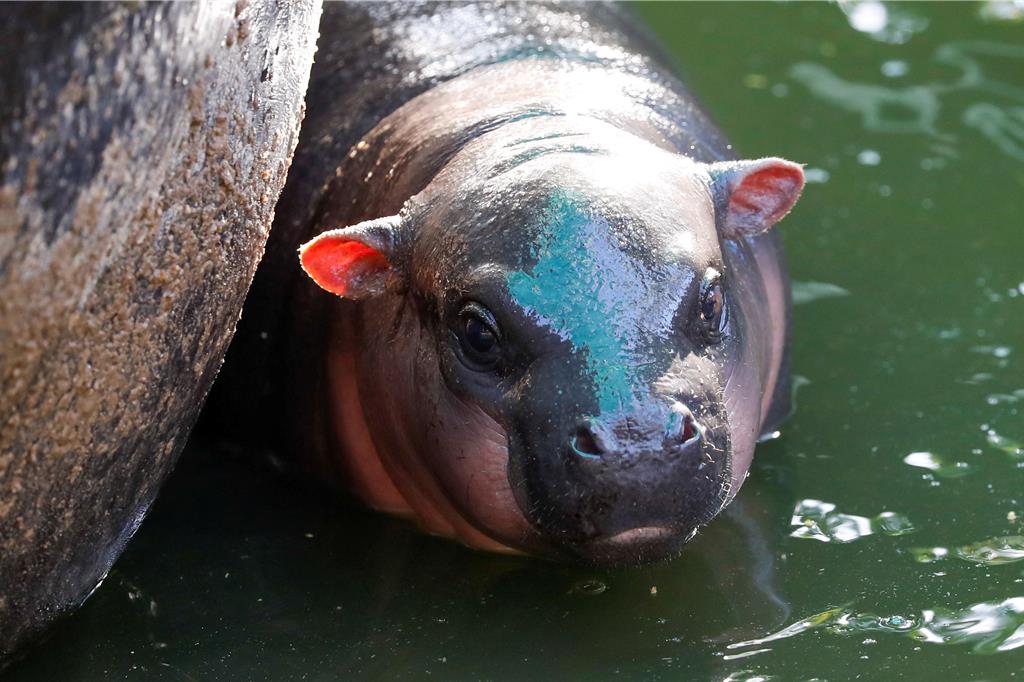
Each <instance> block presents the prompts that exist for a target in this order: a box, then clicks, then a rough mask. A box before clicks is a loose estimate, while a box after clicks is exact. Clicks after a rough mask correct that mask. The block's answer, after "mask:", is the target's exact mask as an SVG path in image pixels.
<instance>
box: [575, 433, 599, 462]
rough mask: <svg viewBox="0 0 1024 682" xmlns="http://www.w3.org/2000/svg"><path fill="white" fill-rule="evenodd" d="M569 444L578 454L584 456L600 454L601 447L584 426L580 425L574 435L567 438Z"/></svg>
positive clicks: (597, 455)
mask: <svg viewBox="0 0 1024 682" xmlns="http://www.w3.org/2000/svg"><path fill="white" fill-rule="evenodd" d="M569 444H570V445H571V446H572V449H573V450H574V451H575V452H576V454H578V455H583V456H584V457H600V456H601V447H600V446H599V445H598V444H597V440H596V439H595V438H594V434H592V433H591V432H590V431H589V430H587V429H586V428H582V427H581V428H579V429H577V430H576V433H575V435H573V437H572V438H571V439H570V440H569Z"/></svg>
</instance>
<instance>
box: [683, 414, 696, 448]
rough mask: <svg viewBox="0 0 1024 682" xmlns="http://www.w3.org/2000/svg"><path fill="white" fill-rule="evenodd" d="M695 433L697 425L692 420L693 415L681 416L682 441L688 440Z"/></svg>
mask: <svg viewBox="0 0 1024 682" xmlns="http://www.w3.org/2000/svg"><path fill="white" fill-rule="evenodd" d="M696 435H697V425H696V424H694V422H693V417H691V416H690V415H686V416H685V417H684V418H683V442H684V443H686V442H688V441H689V440H690V439H691V438H693V437H694V436H696Z"/></svg>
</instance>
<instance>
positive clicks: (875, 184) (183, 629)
mask: <svg viewBox="0 0 1024 682" xmlns="http://www.w3.org/2000/svg"><path fill="white" fill-rule="evenodd" d="M981 9H982V7H981V6H980V5H978V4H956V5H923V4H913V5H890V6H889V15H888V17H887V22H886V24H885V28H883V29H881V30H879V31H876V32H875V33H873V34H872V33H867V32H863V31H858V30H855V28H853V27H852V26H851V21H852V23H854V24H857V25H859V26H862V27H864V28H869V27H870V24H872V22H877V20H878V17H877V16H876V15H874V14H872V11H873V10H872V8H871V7H870V6H869V7H867V9H863V8H862V9H860V10H850V9H849V8H848V11H851V12H860V14H859V15H858V14H854V15H853V16H852V18H848V17H847V16H846V14H844V12H843V11H841V10H840V8H839V7H837V6H835V5H824V4H813V5H812V4H758V5H735V4H728V5H714V6H709V5H698V4H685V5H676V4H672V5H669V4H660V5H653V6H641V7H640V8H639V10H640V12H641V13H642V14H643V16H645V17H646V18H647V19H649V20H650V21H651V23H652V25H653V26H654V27H655V29H656V30H657V32H658V33H659V34H660V35H661V36H662V38H663V39H664V41H665V42H666V43H667V44H668V46H669V47H670V49H671V51H672V53H673V54H674V56H676V57H677V58H678V60H679V63H680V65H681V66H680V69H681V71H682V73H683V74H684V75H685V77H686V79H687V81H688V82H689V83H690V85H691V86H692V88H693V89H694V91H695V92H697V93H698V94H699V95H700V97H701V98H702V100H703V101H704V103H705V105H706V106H707V108H708V109H709V110H710V111H711V113H712V114H713V116H714V117H715V118H716V119H717V120H718V122H719V123H720V124H721V126H722V127H723V128H724V129H725V130H726V131H728V133H729V134H730V135H731V136H732V138H733V141H734V142H735V144H736V145H737V146H738V148H740V149H741V150H743V152H744V153H745V154H748V155H763V154H782V155H785V156H787V157H790V158H793V159H796V160H800V161H803V162H806V163H807V164H808V168H809V173H810V177H811V179H812V180H814V181H815V182H813V183H812V184H810V185H809V186H808V189H807V192H806V194H805V197H804V199H803V200H802V201H801V203H800V205H799V207H798V210H797V211H796V212H795V213H794V214H793V216H792V217H791V218H790V219H788V220H787V221H786V223H785V225H784V230H785V234H786V243H787V249H788V253H789V257H790V261H791V267H792V271H793V274H794V278H795V279H796V280H798V281H800V282H802V283H804V284H801V285H800V286H799V287H798V292H797V293H798V298H799V300H800V301H802V302H801V303H800V304H799V305H798V306H797V308H796V325H795V335H794V357H795V372H796V373H797V374H798V375H800V376H801V377H804V378H805V380H804V381H801V382H800V383H801V384H802V386H801V388H800V389H799V394H798V409H797V411H796V413H795V415H794V416H793V418H792V419H791V420H790V421H789V422H788V423H787V424H786V425H785V429H784V431H783V434H782V436H781V437H780V438H779V439H777V440H774V441H772V442H769V443H766V444H764V445H762V446H760V447H759V450H758V454H757V459H756V465H755V467H754V470H753V474H752V476H751V479H750V480H749V481H748V483H747V485H746V486H745V487H744V489H743V492H742V493H741V495H740V496H739V498H738V500H737V502H736V503H735V504H734V505H733V507H732V508H731V510H730V512H729V514H728V515H727V516H726V517H724V518H721V519H719V520H718V521H716V522H715V523H714V524H713V525H712V526H711V527H710V528H708V529H707V530H706V531H705V533H704V534H703V535H702V536H701V537H700V539H699V540H698V541H697V542H696V543H695V544H694V545H693V546H692V548H691V549H690V550H689V551H688V552H687V554H686V555H685V556H683V557H682V558H680V559H679V560H677V561H674V562H672V563H668V564H662V565H658V566H653V567H645V568H639V569H633V570H623V571H615V572H610V573H602V572H594V571H588V570H580V569H575V568H571V567H566V566H560V565H555V564H551V563H546V562H541V561H532V560H527V559H516V558H502V557H496V556H490V555H484V554H479V553H474V552H472V551H468V550H465V549H462V548H460V547H458V546H456V545H454V544H452V543H449V542H445V541H441V540H435V539H431V538H428V537H424V536H423V535H421V534H419V533H417V532H415V531H414V530H413V529H411V528H409V527H407V526H406V525H405V524H403V523H401V522H397V521H393V520H389V519H386V518H382V517H378V516H375V515H372V514H368V513H366V512H362V511H359V510H353V509H349V508H346V507H344V506H342V505H341V504H340V503H339V502H337V501H335V500H333V499H331V498H329V497H327V496H325V495H321V494H320V493H317V492H310V491H309V490H307V489H303V488H301V487H299V486H297V485H295V484H292V483H289V482H287V481H285V480H282V479H281V478H280V477H279V476H278V475H277V474H275V473H274V472H273V471H272V469H271V468H269V467H265V466H264V467H262V468H261V467H256V468H254V467H253V466H252V463H251V462H252V458H251V457H250V456H244V455H231V454H230V453H225V452H222V451H220V450H219V449H217V448H216V447H213V446H194V447H192V448H191V450H190V451H189V452H188V453H186V456H185V459H184V461H183V463H182V465H181V466H180V467H179V469H178V471H176V473H175V474H174V476H173V477H172V479H171V481H170V483H169V485H168V488H167V490H166V493H165V494H164V495H163V496H162V497H161V498H160V500H159V501H158V503H157V505H156V507H155V509H154V511H153V513H152V514H151V516H150V517H149V519H148V520H147V521H146V522H145V523H144V524H143V526H142V528H141V530H140V532H139V533H138V535H137V537H136V538H135V539H134V540H133V541H132V543H131V545H130V546H129V548H128V550H127V552H126V553H125V555H124V556H123V558H122V559H121V560H120V561H119V562H118V563H117V565H116V566H115V568H114V570H113V571H112V572H111V574H110V576H109V577H108V578H107V580H106V582H104V584H103V585H102V587H101V588H100V589H99V590H97V592H96V593H95V595H94V596H93V597H92V599H90V601H89V602H88V603H87V604H86V606H85V607H84V608H83V609H82V610H81V611H80V612H79V613H77V614H76V615H75V616H73V617H72V618H70V619H69V620H67V621H66V622H65V623H63V624H62V625H61V626H60V627H59V628H58V629H57V630H56V632H55V633H54V635H53V636H52V638H51V639H50V640H49V641H48V642H47V643H46V644H45V645H44V646H42V647H40V648H39V649H37V650H36V651H35V652H34V654H33V655H32V656H31V657H30V658H29V659H28V660H27V661H25V662H24V663H22V664H21V665H20V666H19V667H18V668H16V669H15V670H13V671H12V672H11V673H10V676H9V679H11V680H70V679H74V680H107V679H114V680H119V679H130V680H134V679H138V680H193V679H195V680H249V679H257V680H259V679H271V680H335V679H352V678H368V679H409V678H414V679H427V678H439V679H451V678H454V679H478V678H480V679H588V680H590V679H615V678H620V679H630V678H639V679H681V680H724V679H733V680H738V679H756V678H759V677H762V678H763V677H772V678H779V679H785V680H806V679H812V678H817V679H831V680H843V679H853V678H858V679H865V680H874V679H878V680H890V679H893V678H898V679H924V678H926V677H929V678H936V679H953V680H1002V679H1009V678H1011V677H1012V676H1014V675H1015V674H1016V673H1017V671H1019V670H1024V646H1021V645H1024V627H1022V628H1021V629H1020V630H1018V629H1017V628H1018V627H1021V626H1022V624H1024V562H1019V563H1015V562H1016V561H1017V560H1018V559H1021V558H1022V557H1024V539H1021V538H1020V537H1015V536H1021V535H1024V453H1022V452H1021V450H1020V449H1019V448H1018V447H1017V445H1016V443H1015V441H1021V442H1024V419H1022V418H1021V411H1022V408H1024V371H1022V356H1024V343H1022V335H1024V217H1022V213H1024V22H1019V21H1018V22H1012V21H997V20H993V19H983V18H981ZM876 26H877V24H876ZM808 283H811V284H808ZM813 283H818V284H813ZM826 285H828V286H826ZM912 453H916V454H912ZM908 459H909V463H907V462H906V461H905V460H908ZM832 505H834V507H833V506H832ZM794 515H795V516H796V517H797V518H796V519H795V523H793V521H794V519H793V518H792V517H793V516H794ZM1017 647H1020V648H1017Z"/></svg>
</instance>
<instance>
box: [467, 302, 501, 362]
mask: <svg viewBox="0 0 1024 682" xmlns="http://www.w3.org/2000/svg"><path fill="white" fill-rule="evenodd" d="M456 334H457V336H458V338H459V343H460V344H461V346H462V355H463V357H464V358H465V359H466V361H467V364H469V365H470V367H471V368H472V369H476V370H488V369H493V368H494V367H495V365H497V364H498V361H499V360H500V359H501V336H500V335H499V334H498V324H497V322H495V320H494V316H493V315H492V314H491V312H490V311H489V310H487V308H484V307H483V306H482V305H480V304H478V303H468V304H466V305H465V306H463V308H462V311H461V312H460V313H459V320H458V323H457V325H456Z"/></svg>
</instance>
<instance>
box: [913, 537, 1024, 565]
mask: <svg viewBox="0 0 1024 682" xmlns="http://www.w3.org/2000/svg"><path fill="white" fill-rule="evenodd" d="M909 551H910V554H911V556H913V557H914V559H915V560H917V561H920V562H921V563H925V564H929V563H933V562H935V561H941V560H943V559H946V558H949V557H954V558H957V559H961V560H963V561H967V562H970V563H972V564H981V565H983V566H999V565H1000V564H1012V563H1015V562H1017V561H1020V560H1022V559H1024V536H1020V535H1005V536H1002V537H997V538H989V539H988V540H982V541H980V542H974V543H971V544H969V545H963V546H961V547H954V548H953V549H952V550H950V549H949V548H947V547H913V548H911V549H910V550H909Z"/></svg>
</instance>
